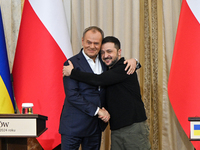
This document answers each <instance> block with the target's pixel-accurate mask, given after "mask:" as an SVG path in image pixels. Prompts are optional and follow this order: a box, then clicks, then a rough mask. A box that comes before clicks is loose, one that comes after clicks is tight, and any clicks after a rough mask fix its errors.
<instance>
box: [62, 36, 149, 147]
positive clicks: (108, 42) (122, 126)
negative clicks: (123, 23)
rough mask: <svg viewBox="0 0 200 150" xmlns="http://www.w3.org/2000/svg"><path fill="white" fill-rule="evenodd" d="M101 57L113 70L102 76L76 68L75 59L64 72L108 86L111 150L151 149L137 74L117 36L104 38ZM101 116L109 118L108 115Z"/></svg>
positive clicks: (75, 77)
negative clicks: (123, 54)
mask: <svg viewBox="0 0 200 150" xmlns="http://www.w3.org/2000/svg"><path fill="white" fill-rule="evenodd" d="M101 58H102V60H103V62H104V63H105V64H106V65H107V66H108V67H109V70H108V71H105V72H103V73H102V74H100V75H97V74H92V73H85V72H81V71H79V70H75V69H73V64H72V63H71V62H69V64H70V65H69V66H65V67H64V69H63V74H64V75H66V76H69V75H70V74H71V75H70V78H72V79H74V80H78V81H81V82H85V83H87V84H91V85H96V86H97V87H98V86H105V87H106V100H107V107H106V109H107V110H108V112H109V113H110V120H109V123H110V129H111V150H133V149H138V150H139V149H142V150H143V149H144V150H149V149H151V145H150V142H149V137H148V136H149V131H148V126H147V123H146V119H147V117H146V113H145V108H144V104H143V101H142V99H141V94H140V86H139V82H138V78H137V73H136V72H134V73H133V74H131V75H127V73H126V71H125V67H126V65H125V64H124V63H123V62H124V58H123V57H121V49H120V41H119V40H118V39H117V38H115V37H113V36H108V37H106V38H104V39H103V41H102V48H101ZM100 117H101V116H100ZM101 119H102V120H104V121H107V119H108V118H106V117H104V118H103V117H102V118H101Z"/></svg>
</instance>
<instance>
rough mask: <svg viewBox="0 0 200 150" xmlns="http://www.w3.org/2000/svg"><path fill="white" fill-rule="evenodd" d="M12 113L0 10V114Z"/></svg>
mask: <svg viewBox="0 0 200 150" xmlns="http://www.w3.org/2000/svg"><path fill="white" fill-rule="evenodd" d="M12 113H14V96H13V90H12V84H11V79H10V69H9V64H8V55H7V50H6V42H5V36H4V28H3V22H2V15H1V9H0V114H12Z"/></svg>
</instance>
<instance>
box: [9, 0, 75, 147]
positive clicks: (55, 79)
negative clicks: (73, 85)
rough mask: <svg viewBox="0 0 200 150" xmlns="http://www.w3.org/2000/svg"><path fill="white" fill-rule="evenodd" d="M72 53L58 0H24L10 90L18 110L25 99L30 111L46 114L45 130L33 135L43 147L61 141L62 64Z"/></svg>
mask: <svg viewBox="0 0 200 150" xmlns="http://www.w3.org/2000/svg"><path fill="white" fill-rule="evenodd" d="M72 55H73V54H72V48H71V43H70V38H69V34H68V28H67V22H66V17H65V12H64V7H63V3H62V0H25V3H24V8H23V13H22V19H21V25H20V30H19V36H18V42H17V47H16V53H15V59H14V65H13V72H12V73H13V81H14V82H13V86H14V94H15V99H16V102H17V106H18V108H19V110H20V111H21V105H22V103H25V102H29V103H33V104H34V107H33V113H34V114H40V115H44V116H47V117H48V121H47V128H48V130H47V131H46V132H44V133H43V134H42V135H41V136H40V137H39V138H37V139H38V141H39V143H40V144H41V145H42V147H43V148H44V149H45V150H52V149H53V148H54V147H56V146H57V145H59V144H60V142H61V140H60V135H59V133H58V128H59V120H60V114H61V110H62V105H63V102H64V98H65V94H64V88H63V81H62V68H63V63H64V62H65V61H66V60H67V58H69V57H71V56H72Z"/></svg>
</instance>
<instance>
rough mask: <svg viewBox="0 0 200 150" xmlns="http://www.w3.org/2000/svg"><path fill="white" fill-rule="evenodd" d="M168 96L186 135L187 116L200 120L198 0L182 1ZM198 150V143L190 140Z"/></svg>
mask: <svg viewBox="0 0 200 150" xmlns="http://www.w3.org/2000/svg"><path fill="white" fill-rule="evenodd" d="M168 94H169V99H170V102H171V104H172V107H173V109H174V111H175V114H176V116H177V118H178V120H179V122H180V124H181V126H182V128H183V129H184V131H185V133H186V134H187V136H188V137H189V136H190V123H189V121H188V117H197V116H198V117H200V1H199V0H183V1H182V7H181V12H180V18H179V24H178V29H177V34H176V40H175V45H174V52H173V58H172V64H171V69H170V75H169V81H168ZM192 143H193V145H194V147H195V148H196V149H197V150H199V149H200V142H199V141H192Z"/></svg>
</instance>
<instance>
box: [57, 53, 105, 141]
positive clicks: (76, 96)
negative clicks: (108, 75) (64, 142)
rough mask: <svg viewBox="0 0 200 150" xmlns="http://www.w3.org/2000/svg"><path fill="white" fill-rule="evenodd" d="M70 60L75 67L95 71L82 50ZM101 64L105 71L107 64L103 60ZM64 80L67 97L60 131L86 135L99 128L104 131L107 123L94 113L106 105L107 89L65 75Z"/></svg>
mask: <svg viewBox="0 0 200 150" xmlns="http://www.w3.org/2000/svg"><path fill="white" fill-rule="evenodd" d="M69 60H70V61H71V62H72V63H73V65H74V68H76V69H78V70H80V71H83V72H90V73H93V71H92V69H91V68H90V66H89V64H88V62H87V60H86V59H85V57H84V55H83V54H82V50H81V52H80V53H79V54H77V55H75V56H73V57H72V58H70V59H69ZM100 61H101V60H100ZM101 64H102V69H103V71H105V70H106V69H107V68H106V66H105V65H104V64H103V62H102V61H101ZM64 65H68V62H67V61H66V62H65V63H64ZM63 82H64V89H65V94H66V98H65V102H64V105H63V109H62V114H61V118H60V128H59V133H60V134H65V135H73V136H79V137H84V136H89V135H92V134H93V133H94V132H96V131H97V130H99V128H101V130H102V131H103V130H104V129H105V128H106V125H107V124H105V123H103V122H102V121H101V120H100V119H99V118H98V116H94V114H95V112H96V110H97V107H100V108H101V107H103V106H105V89H104V88H101V90H100V91H99V90H98V86H91V85H88V84H85V83H83V82H78V81H76V80H73V79H70V77H64V78H63Z"/></svg>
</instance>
